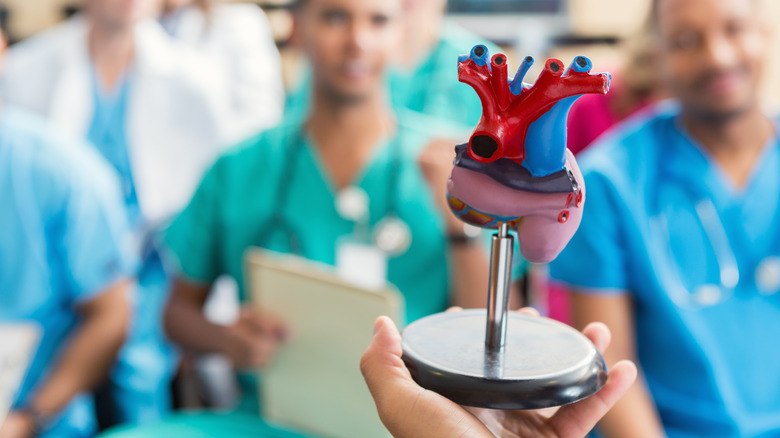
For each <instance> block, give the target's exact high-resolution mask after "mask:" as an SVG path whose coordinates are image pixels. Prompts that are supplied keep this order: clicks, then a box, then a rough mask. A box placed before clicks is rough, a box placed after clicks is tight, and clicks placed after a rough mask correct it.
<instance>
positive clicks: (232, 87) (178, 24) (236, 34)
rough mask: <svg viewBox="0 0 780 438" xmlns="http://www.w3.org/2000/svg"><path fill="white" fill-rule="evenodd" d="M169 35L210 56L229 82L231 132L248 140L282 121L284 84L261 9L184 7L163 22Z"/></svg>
mask: <svg viewBox="0 0 780 438" xmlns="http://www.w3.org/2000/svg"><path fill="white" fill-rule="evenodd" d="M162 21H163V23H164V24H165V26H166V28H167V29H168V32H170V33H172V35H173V36H174V38H176V39H177V40H178V41H180V42H181V43H183V44H186V45H187V46H190V47H192V48H195V49H196V50H198V51H199V52H200V53H201V54H204V55H206V56H209V57H210V58H211V60H212V61H211V62H213V63H214V64H215V65H217V66H220V67H222V68H224V69H225V72H224V73H225V74H226V77H227V79H228V87H229V90H228V93H229V95H228V99H229V103H228V111H229V116H228V123H230V125H229V126H228V129H229V131H230V135H231V140H234V141H238V140H243V139H245V138H246V137H249V136H251V135H254V134H257V133H258V132H260V131H262V130H263V129H266V128H270V127H272V126H275V125H276V124H277V123H279V122H280V121H281V118H282V112H283V107H284V98H285V91H284V83H283V80H282V64H281V59H280V57H279V51H278V50H277V48H276V44H275V43H274V40H273V35H272V34H271V29H270V26H269V24H268V19H267V18H266V16H265V14H264V13H263V11H262V9H260V8H259V7H258V6H257V5H253V4H215V5H214V6H213V7H212V9H211V10H210V12H209V15H208V16H206V15H204V13H203V11H202V10H201V9H200V8H198V7H197V6H193V5H191V6H185V7H183V8H181V9H179V10H177V11H175V12H173V13H172V14H170V15H169V16H168V17H164V18H163V19H162Z"/></svg>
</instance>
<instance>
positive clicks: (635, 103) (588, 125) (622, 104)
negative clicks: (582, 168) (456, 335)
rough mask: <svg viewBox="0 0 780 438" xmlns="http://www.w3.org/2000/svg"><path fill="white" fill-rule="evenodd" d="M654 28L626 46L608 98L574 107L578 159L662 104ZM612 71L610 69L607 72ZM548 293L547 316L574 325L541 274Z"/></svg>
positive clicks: (571, 137)
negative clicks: (613, 130)
mask: <svg viewBox="0 0 780 438" xmlns="http://www.w3.org/2000/svg"><path fill="white" fill-rule="evenodd" d="M653 43H654V40H653V27H652V23H651V22H650V20H647V23H646V24H645V25H644V26H642V29H641V30H640V31H639V32H638V33H637V34H636V35H634V36H632V37H631V38H629V40H628V41H627V43H626V44H625V46H624V47H625V53H626V57H627V59H626V60H625V63H624V65H623V66H621V67H618V68H616V69H615V71H616V73H615V74H613V75H612V84H611V85H610V88H609V93H607V94H606V95H596V94H586V95H584V96H582V97H580V98H579V99H577V101H576V102H574V104H573V105H572V107H571V110H570V111H569V119H568V123H567V124H566V129H567V132H568V134H567V147H568V148H569V150H570V151H572V153H574V154H575V155H577V154H579V153H580V152H582V151H584V150H585V149H586V148H587V147H588V146H589V145H591V144H592V143H593V142H594V141H595V140H596V139H597V138H598V137H599V136H600V135H602V134H603V133H605V132H607V131H608V130H609V129H610V128H611V127H612V126H614V125H615V124H617V123H619V122H620V121H622V120H624V119H626V118H628V117H630V116H632V115H633V114H635V113H637V112H639V111H641V110H642V109H644V108H647V107H649V106H651V105H652V104H654V103H656V102H658V101H660V100H662V99H663V98H664V96H665V95H666V93H665V92H664V91H663V84H662V83H661V81H660V79H659V78H658V74H657V73H656V70H655V68H654V67H655V65H656V60H655V53H654V52H655V48H654V44H653ZM605 70H609V71H612V70H610V69H605ZM540 277H541V278H540V280H541V282H542V287H544V289H545V292H546V293H547V296H546V302H547V309H548V313H547V316H549V317H550V318H553V319H556V320H558V321H562V322H565V323H567V324H571V322H572V320H571V299H570V298H569V295H568V294H567V293H566V290H565V288H564V287H561V285H559V284H556V283H554V282H550V281H549V276H548V275H547V274H546V271H545V272H541V273H540Z"/></svg>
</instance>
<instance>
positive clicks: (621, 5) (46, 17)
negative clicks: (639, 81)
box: [0, 0, 780, 108]
mask: <svg viewBox="0 0 780 438" xmlns="http://www.w3.org/2000/svg"><path fill="white" fill-rule="evenodd" d="M226 1H233V0H226ZM762 1H763V3H764V7H765V9H766V14H765V16H766V17H767V19H768V20H769V24H770V27H771V28H772V30H773V36H772V37H773V42H774V44H773V47H772V51H771V55H770V58H771V60H770V68H769V71H768V72H767V74H766V76H765V78H766V79H765V81H764V82H765V83H764V84H763V86H764V91H765V93H764V96H765V99H766V101H767V104H768V105H770V106H773V107H778V108H780V80H779V79H780V1H778V0H762ZM289 2H290V0H254V1H251V3H256V4H258V5H259V6H260V7H262V8H263V9H264V10H265V11H266V13H267V14H268V17H269V20H270V21H271V25H272V28H273V30H274V34H275V37H276V40H277V42H278V43H279V45H280V49H281V50H282V55H283V57H284V60H285V75H286V77H287V79H288V83H291V82H294V81H295V77H296V76H295V73H296V71H297V66H298V63H297V57H296V56H295V53H293V52H292V50H289V49H288V48H287V47H286V45H285V42H286V39H287V37H288V35H289V32H290V29H291V20H290V16H289V12H288V11H287V5H288V4H289ZM649 4H650V0H450V8H451V9H452V11H451V12H450V13H449V14H448V19H450V20H453V21H456V22H458V23H460V24H462V25H464V26H466V27H469V28H470V29H471V30H472V31H474V32H475V33H477V34H480V35H483V36H485V37H486V38H487V39H491V40H493V41H494V42H496V43H498V44H499V45H501V46H502V47H503V48H505V50H506V51H507V54H508V55H509V58H510V62H511V65H517V63H516V62H513V61H515V60H517V59H520V57H521V56H525V55H526V54H530V55H533V56H535V57H537V58H544V57H549V56H555V57H559V58H561V59H562V60H563V61H564V62H565V63H568V62H569V61H570V60H571V59H572V58H573V56H574V55H577V54H583V55H586V56H588V57H590V58H591V59H592V60H593V63H594V70H596V71H598V70H607V69H610V70H612V69H615V68H617V67H620V66H621V65H622V64H623V62H624V60H625V58H626V57H627V50H628V49H627V44H626V41H629V40H630V38H631V36H632V35H634V34H635V33H637V32H638V30H639V29H640V28H641V26H642V25H643V23H644V19H645V16H646V13H647V9H648V7H649ZM78 5H79V1H78V0H0V20H2V21H3V23H4V24H5V26H4V28H5V29H6V30H7V32H8V33H9V35H10V37H11V39H12V40H14V41H18V40H20V39H23V38H26V37H28V36H30V35H32V34H34V33H36V32H39V31H41V30H43V29H45V28H47V27H49V26H52V25H54V24H56V23H58V22H59V21H61V20H63V19H64V18H65V17H66V16H67V15H68V14H70V13H73V12H75V11H77V10H78ZM488 23H489V25H488ZM466 50H468V48H464V52H465V51H466ZM538 64H541V63H538ZM538 64H537V65H538ZM453 74H454V71H453ZM534 75H535V72H534V71H533V70H532V71H531V74H530V75H529V78H532V77H534Z"/></svg>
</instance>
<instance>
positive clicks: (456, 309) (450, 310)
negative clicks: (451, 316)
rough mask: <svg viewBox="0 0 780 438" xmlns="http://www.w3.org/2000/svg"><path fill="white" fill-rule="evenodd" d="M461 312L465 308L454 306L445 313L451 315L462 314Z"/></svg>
mask: <svg viewBox="0 0 780 438" xmlns="http://www.w3.org/2000/svg"><path fill="white" fill-rule="evenodd" d="M461 310H463V307H460V306H452V307H450V308H449V309H447V310H445V312H447V313H450V312H460V311H461Z"/></svg>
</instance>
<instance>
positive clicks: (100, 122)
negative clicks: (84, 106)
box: [87, 72, 141, 227]
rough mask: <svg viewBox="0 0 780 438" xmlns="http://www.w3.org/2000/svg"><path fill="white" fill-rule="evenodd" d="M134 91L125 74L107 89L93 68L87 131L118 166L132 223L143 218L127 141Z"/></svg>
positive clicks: (96, 145) (104, 155) (106, 155)
mask: <svg viewBox="0 0 780 438" xmlns="http://www.w3.org/2000/svg"><path fill="white" fill-rule="evenodd" d="M129 93H130V79H129V78H128V77H127V76H126V75H125V76H123V77H122V78H121V79H120V82H119V84H118V85H117V86H116V88H115V89H114V90H110V91H109V90H104V89H103V87H102V86H101V84H100V80H99V78H98V75H97V72H93V80H92V101H93V105H94V108H95V111H94V113H93V116H92V123H91V124H90V127H89V132H88V133H87V140H88V141H89V142H90V143H91V144H93V145H94V146H95V147H96V148H97V149H98V151H100V154H101V155H103V157H105V158H106V160H108V162H109V163H111V165H112V166H113V167H114V169H116V172H117V174H118V175H119V179H120V182H121V184H122V193H123V194H124V199H125V205H126V206H127V212H128V219H129V221H130V224H131V225H132V226H134V227H135V226H138V225H139V222H140V221H141V215H140V210H139V206H138V196H137V194H136V191H135V184H134V183H133V174H132V168H131V165H130V156H129V147H128V144H127V131H126V129H125V125H126V122H127V101H128V96H129Z"/></svg>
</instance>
